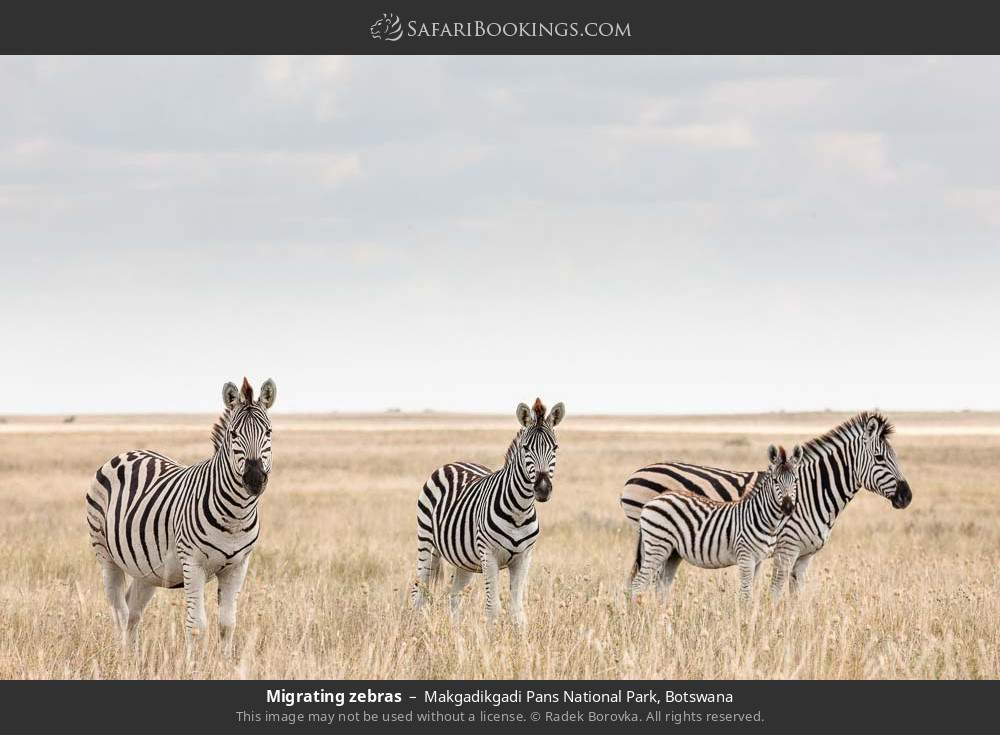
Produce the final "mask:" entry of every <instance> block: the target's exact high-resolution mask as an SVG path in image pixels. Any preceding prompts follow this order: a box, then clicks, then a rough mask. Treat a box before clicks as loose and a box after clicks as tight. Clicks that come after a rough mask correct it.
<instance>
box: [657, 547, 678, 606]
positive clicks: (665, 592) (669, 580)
mask: <svg viewBox="0 0 1000 735" xmlns="http://www.w3.org/2000/svg"><path fill="white" fill-rule="evenodd" d="M680 565H681V557H680V554H678V553H677V552H676V551H675V552H674V553H672V554H671V555H670V556H668V557H667V559H666V561H664V562H663V566H662V567H661V568H660V575H659V576H658V577H657V578H656V594H657V597H659V599H660V602H666V600H667V597H668V596H669V594H670V587H671V586H672V585H673V583H674V577H676V576H677V569H678V568H679V567H680Z"/></svg>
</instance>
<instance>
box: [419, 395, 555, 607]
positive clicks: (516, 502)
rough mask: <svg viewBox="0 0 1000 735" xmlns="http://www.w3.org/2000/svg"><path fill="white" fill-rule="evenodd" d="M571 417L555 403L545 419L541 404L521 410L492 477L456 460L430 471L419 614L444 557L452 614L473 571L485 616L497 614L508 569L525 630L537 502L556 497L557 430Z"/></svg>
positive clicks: (422, 506) (422, 524) (423, 512)
mask: <svg viewBox="0 0 1000 735" xmlns="http://www.w3.org/2000/svg"><path fill="white" fill-rule="evenodd" d="M565 414H566V409H565V408H564V407H563V404H561V403H557V404H556V405H555V406H553V407H552V411H551V413H549V414H548V416H547V417H546V415H545V406H543V405H542V401H541V399H535V405H534V408H528V406H527V405H526V404H524V403H522V404H520V405H518V407H517V413H516V415H517V419H518V421H520V423H521V426H522V428H521V430H520V431H519V432H518V433H517V435H516V436H515V437H514V440H513V441H512V442H511V443H510V447H509V448H508V449H507V455H506V458H505V460H504V464H503V467H501V468H500V469H498V470H496V471H495V472H490V470H489V469H488V468H486V467H484V466H482V465H479V464H473V463H471V462H453V463H451V464H446V465H444V466H443V467H439V468H438V469H436V470H435V471H434V472H433V473H431V476H430V479H429V480H427V483H426V484H425V485H424V488H423V491H422V492H421V494H420V497H419V498H418V499H417V581H416V582H415V583H414V585H413V589H412V591H411V593H410V598H411V600H412V602H413V604H414V606H416V607H418V608H420V607H422V606H423V605H424V603H425V602H426V599H427V587H428V585H429V584H430V582H431V581H432V580H433V579H434V578H435V577H437V575H438V573H439V571H440V564H441V557H444V558H445V559H446V560H447V561H448V562H449V563H450V564H452V565H453V566H454V567H455V574H454V576H453V577H452V583H451V593H450V597H451V609H452V611H455V610H457V609H458V602H459V595H460V594H461V592H462V590H463V589H465V587H466V585H468V584H469V582H470V581H471V579H472V575H473V574H474V573H476V572H482V574H483V576H484V580H485V583H486V615H487V617H489V619H490V620H494V619H495V618H496V616H497V612H498V610H499V599H498V597H499V595H498V592H499V590H498V577H499V571H500V569H503V568H504V567H508V568H509V569H510V594H511V614H512V617H513V618H514V621H515V622H516V623H518V624H519V625H521V624H524V622H525V620H526V618H525V615H524V587H525V581H526V579H527V576H528V568H529V566H530V564H531V552H532V549H533V548H534V546H535V541H536V539H537V538H538V517H537V516H536V515H535V501H536V500H537V501H538V502H540V503H544V502H545V501H547V500H548V499H549V497H550V496H551V495H552V477H553V475H554V474H555V471H556V450H557V449H558V448H559V446H558V445H557V444H556V435H555V432H554V431H553V429H554V428H555V427H556V426H557V425H558V424H559V422H560V421H562V419H563V416H565Z"/></svg>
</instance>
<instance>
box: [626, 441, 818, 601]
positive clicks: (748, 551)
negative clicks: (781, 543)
mask: <svg viewBox="0 0 1000 735" xmlns="http://www.w3.org/2000/svg"><path fill="white" fill-rule="evenodd" d="M768 460H769V465H768V469H767V471H766V472H762V473H758V479H757V481H756V483H754V485H753V487H752V488H751V489H750V490H748V491H747V492H746V494H744V495H743V496H742V497H741V498H740V499H739V500H736V501H733V502H725V501H720V500H715V499H712V498H707V497H705V496H704V495H696V494H694V493H692V492H689V491H687V490H668V491H667V492H664V493H663V494H661V495H659V496H657V497H655V498H653V499H652V500H650V501H649V502H648V503H646V504H645V505H644V506H643V508H642V511H641V512H640V514H639V542H638V544H637V546H636V557H635V564H634V565H633V567H632V585H631V590H632V597H633V598H635V597H637V596H638V594H639V593H640V592H641V591H642V590H643V589H644V588H645V587H646V585H648V584H649V583H650V582H652V581H653V580H654V579H658V580H659V582H660V586H661V590H662V592H664V593H666V591H667V590H668V589H669V588H670V584H671V583H672V582H673V579H674V574H676V572H677V566H678V565H679V564H680V562H681V559H684V560H686V561H688V562H690V563H691V564H694V565H695V566H699V567H704V568H706V569H720V568H722V567H729V566H732V565H734V564H738V565H739V567H740V592H741V593H742V594H743V595H744V596H749V595H750V592H751V590H752V588H753V580H754V578H755V577H756V575H757V569H758V568H759V567H760V563H761V562H762V561H763V560H764V559H766V558H767V557H768V556H770V555H771V552H772V551H773V550H774V544H775V539H776V538H777V535H778V532H779V529H780V528H781V526H782V524H783V523H784V522H785V521H786V520H787V518H788V516H789V515H790V514H791V512H792V509H793V508H794V507H795V502H796V495H797V487H796V486H797V480H796V472H797V470H798V466H799V462H801V460H802V448H801V447H795V450H794V451H793V452H792V456H791V457H788V456H786V454H785V450H784V449H783V448H777V447H774V446H771V447H770V448H769V449H768Z"/></svg>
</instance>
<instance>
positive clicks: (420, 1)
mask: <svg viewBox="0 0 1000 735" xmlns="http://www.w3.org/2000/svg"><path fill="white" fill-rule="evenodd" d="M991 7H993V6H992V5H989V4H982V5H980V6H979V8H980V9H978V10H972V9H971V8H965V7H962V5H960V4H958V3H950V4H948V5H941V6H934V5H928V4H926V3H885V2H882V3H872V2H866V3H860V2H854V3H852V2H838V3H832V2H827V3H809V2H801V1H799V2H784V1H783V2H760V3H751V2H738V1H736V0H726V1H723V0H698V2H649V0H645V1H644V2H639V1H637V0H614V1H610V0H605V1H604V2H587V1H585V0H575V1H572V2H567V1H566V0H557V1H555V2H552V1H550V2H538V1H537V0H536V1H535V2H525V1H524V0H505V2H502V3H501V2H496V3H488V4H487V3H479V2H467V1H457V0H386V1H385V2H382V1H379V2H360V1H359V2H343V1H342V0H291V1H290V2H281V3H279V2H274V1H273V0H272V1H271V2H263V1H261V0H239V1H235V0H212V1H211V2H197V3H196V2H191V1H190V0H175V1H174V2H135V0H103V1H102V0H92V1H91V2H53V1H52V0H36V1H35V2H20V3H18V4H16V5H13V4H8V5H7V6H6V7H5V8H4V9H3V10H2V11H0V51H3V52H5V53H63V54H81V53H130V54H131V53H171V54H176V53H220V54H243V53H248V54H249V53H280V54H285V53H288V54H307V53H308V54H312V53H350V54H535V53H538V54H645V53H661V54H670V53H676V54H681V53H683V54H687V53H711V54H720V53H732V54H756V53H954V52H964V53H991V52H997V51H1000V34H998V33H997V32H996V23H995V22H993V19H992V17H988V16H986V15H984V11H983V10H982V8H991ZM990 15H992V13H991V14H990Z"/></svg>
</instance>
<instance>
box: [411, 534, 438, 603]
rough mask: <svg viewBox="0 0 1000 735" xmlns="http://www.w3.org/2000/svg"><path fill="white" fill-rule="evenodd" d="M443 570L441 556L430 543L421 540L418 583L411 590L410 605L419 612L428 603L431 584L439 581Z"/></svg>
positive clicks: (418, 555)
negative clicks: (441, 569) (440, 572)
mask: <svg viewBox="0 0 1000 735" xmlns="http://www.w3.org/2000/svg"><path fill="white" fill-rule="evenodd" d="M440 568H441V555H440V554H439V553H438V552H437V549H435V548H434V546H433V545H432V544H431V543H430V541H425V540H424V539H420V544H419V546H418V548H417V581H416V582H414V583H413V589H411V590H410V603H411V604H412V605H413V607H415V608H416V609H417V610H419V609H420V608H422V607H423V606H424V605H425V604H426V603H427V598H428V594H427V593H428V591H429V590H430V587H431V584H432V583H433V582H434V580H436V579H437V576H438V572H439V571H440Z"/></svg>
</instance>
